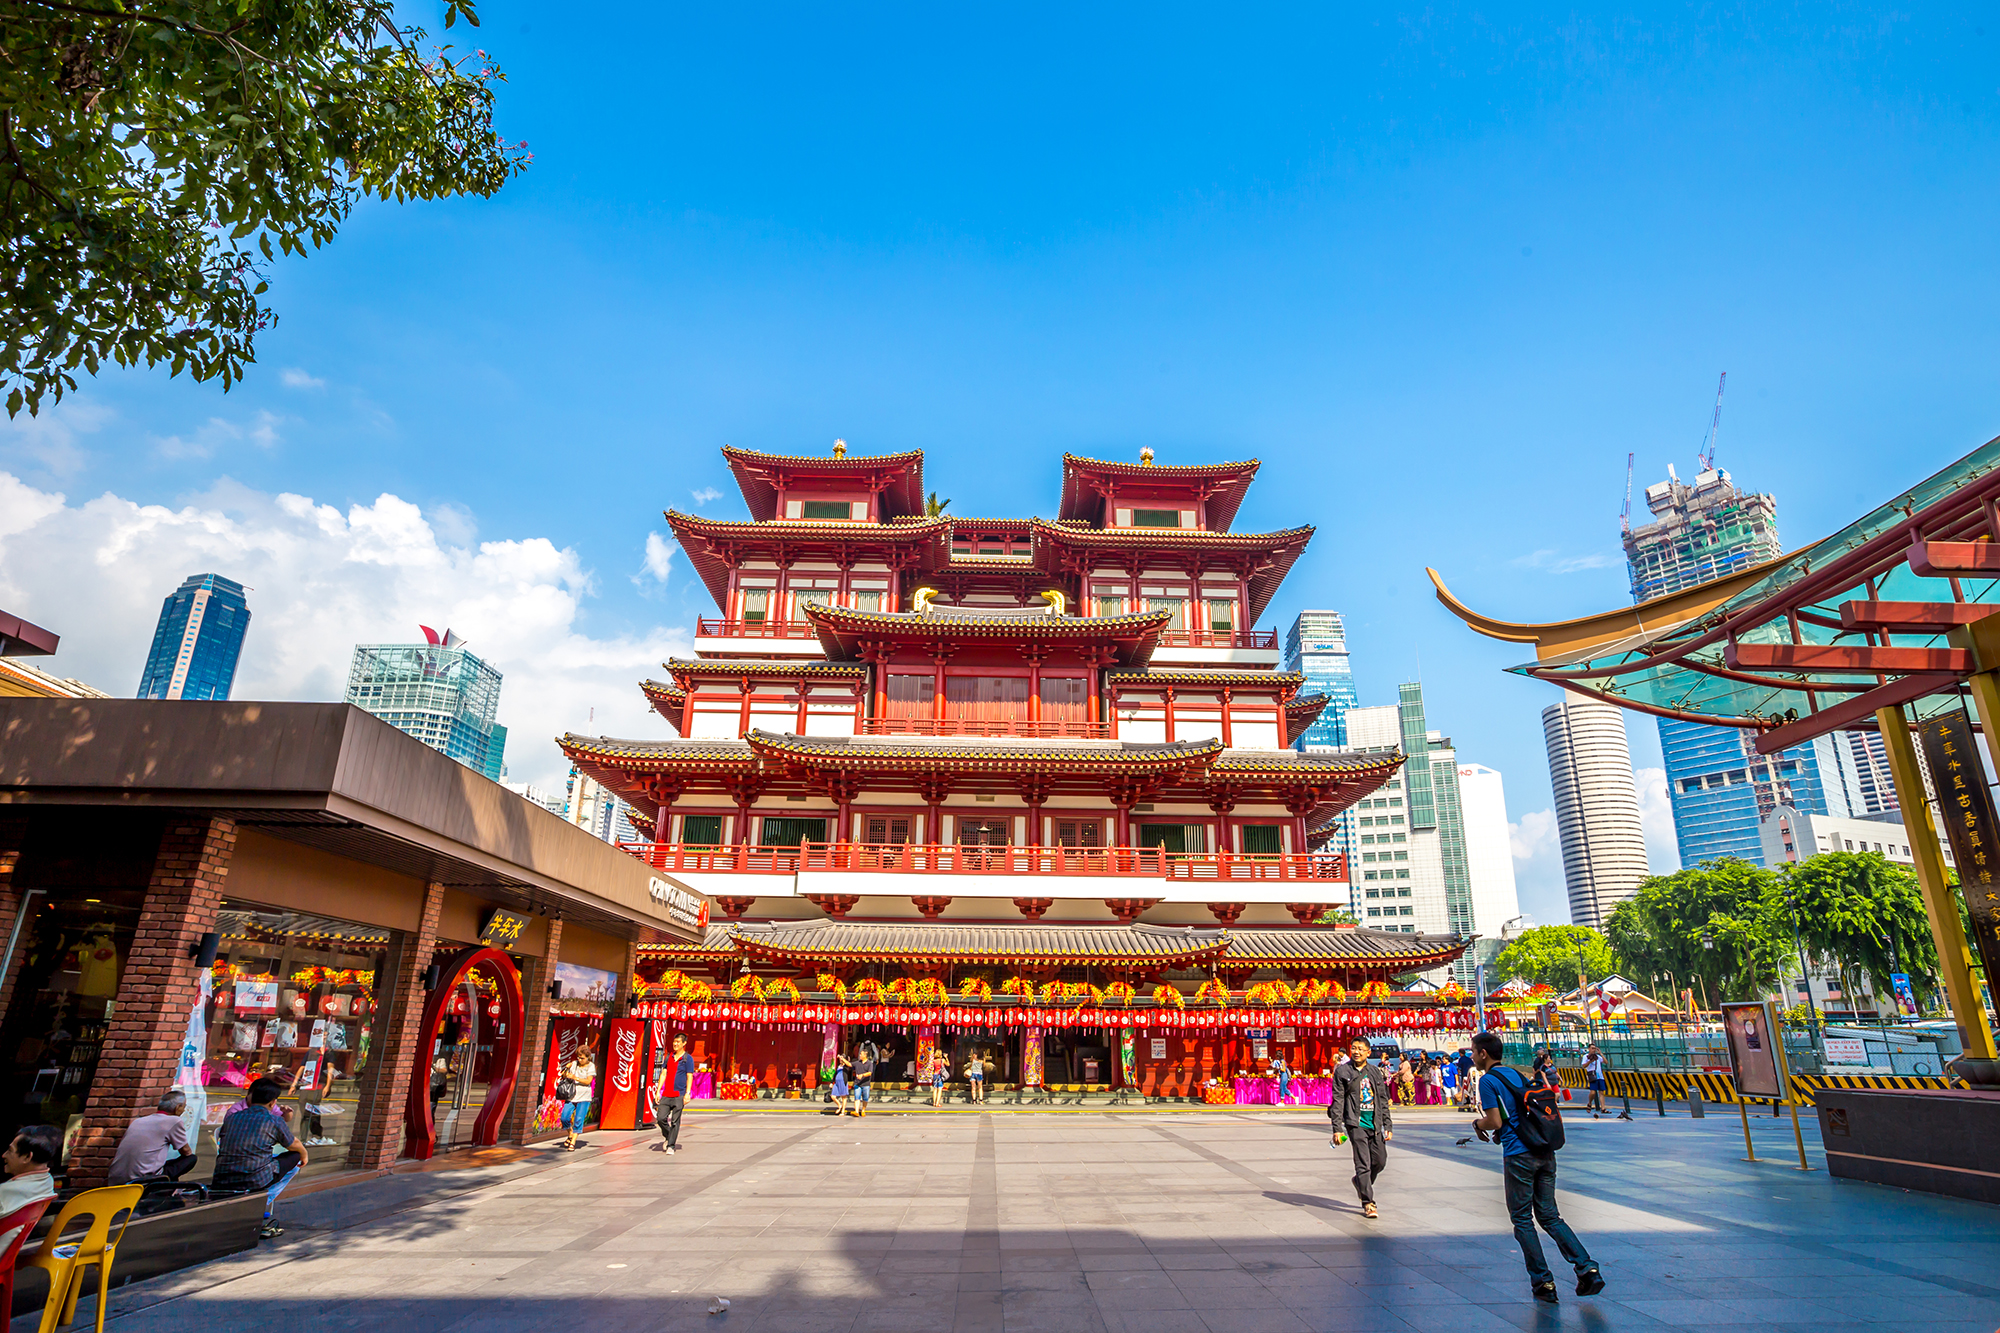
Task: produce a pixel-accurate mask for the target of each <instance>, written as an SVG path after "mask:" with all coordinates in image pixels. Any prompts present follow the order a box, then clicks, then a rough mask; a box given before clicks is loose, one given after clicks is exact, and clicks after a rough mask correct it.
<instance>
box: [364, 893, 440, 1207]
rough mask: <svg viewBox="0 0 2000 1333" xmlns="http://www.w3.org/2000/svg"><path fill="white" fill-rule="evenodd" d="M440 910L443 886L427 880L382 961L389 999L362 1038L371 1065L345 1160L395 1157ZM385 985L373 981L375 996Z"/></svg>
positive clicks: (368, 1162)
mask: <svg viewBox="0 0 2000 1333" xmlns="http://www.w3.org/2000/svg"><path fill="white" fill-rule="evenodd" d="M443 911H444V886H443V885H442V884H432V885H429V886H428V887H427V888H426V889H425V892H424V912H423V917H422V918H421V920H419V922H418V923H417V928H416V930H414V931H405V932H402V933H401V935H400V936H399V938H398V940H397V945H396V951H395V954H394V957H393V958H392V959H391V960H390V962H389V964H388V966H389V970H390V972H391V973H392V975H391V976H390V977H389V978H388V981H389V986H388V987H387V994H388V997H389V1003H388V1005H387V1007H386V1009H384V1008H378V1009H377V1010H376V1015H375V1017H376V1023H375V1031H374V1032H373V1033H372V1034H371V1036H370V1038H369V1043H368V1051H369V1056H368V1058H369V1063H370V1064H372V1065H373V1066H374V1069H373V1072H372V1073H371V1074H370V1075H369V1079H368V1086H367V1087H366V1088H365V1089H363V1091H362V1094H361V1099H360V1105H359V1106H358V1107H357V1108H356V1115H355V1124H354V1137H353V1139H352V1141H351V1142H350V1143H349V1144H348V1150H347V1164H348V1165H349V1166H355V1167H363V1168H368V1169H380V1168H382V1167H385V1166H390V1165H393V1164H394V1163H395V1160H396V1157H397V1155H398V1154H399V1153H400V1152H401V1151H402V1149H403V1104H404V1102H405V1101H407V1100H408V1098H409V1095H410V1077H411V1073H412V1071H413V1070H414V1069H415V1067H416V1062H417V1055H418V1052H417V1049H416V1047H417V1038H418V1037H419V1036H420V1035H422V1034H421V1033H420V1032H419V1031H418V1029H419V1028H420V1027H422V1025H423V1017H424V1001H425V1000H426V999H427V998H429V997H428V995H427V993H426V992H425V990H424V969H425V968H427V967H429V966H430V965H431V955H432V954H433V953H434V952H436V950H437V932H438V917H439V915H440V914H442V913H443ZM384 990H385V988H384V987H382V986H380V985H378V986H377V987H376V989H375V993H376V994H377V995H378V996H380V995H382V994H383V993H384Z"/></svg>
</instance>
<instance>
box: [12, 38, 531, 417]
mask: <svg viewBox="0 0 2000 1333" xmlns="http://www.w3.org/2000/svg"><path fill="white" fill-rule="evenodd" d="M460 18H463V19H465V20H466V21H467V24H468V25H469V26H472V27H476V26H477V25H478V16H477V14H476V13H475V12H474V7H473V5H472V3H470V0H449V3H448V4H447V6H446V11H445V23H446V26H447V27H450V26H452V25H454V24H455V23H456V22H457V21H458V20H459V19H460ZM423 40H424V35H423V33H422V32H420V31H418V30H416V29H414V28H405V27H401V26H399V25H398V24H397V23H396V20H395V14H394V9H393V7H392V6H391V5H389V4H385V3H373V2H367V3H362V2H358V0H302V2H301V3H284V2H283V0H164V2H163V3H158V4H148V5H145V6H144V7H143V8H141V7H138V6H134V5H130V4H127V3H123V0H97V3H86V4H74V5H73V4H60V5H58V4H56V3H53V2H52V0H50V2H43V3H37V0H0V238H4V246H5V249H4V252H0V385H4V386H5V387H6V389H7V391H8V394H7V410H8V413H9V415H13V414H16V413H18V412H20V411H21V410H22V409H23V408H25V409H26V410H28V411H29V412H31V413H32V412H34V411H37V410H38V409H39V408H40V406H41V405H42V403H43V402H44V401H45V400H51V401H52V400H54V399H59V398H60V397H61V396H62V395H63V394H64V393H65V392H68V391H69V390H71V389H73V388H75V387H76V380H75V377H74V373H73V372H75V371H76V370H78V369H79V368H82V369H83V370H85V371H86V373H94V372H95V370H96V369H97V367H98V366H99V365H100V364H101V363H102V362H103V361H104V360H107V359H109V360H113V361H115V362H117V363H118V364H120V365H127V366H131V365H138V364H141V363H143V364H147V365H158V364H162V363H165V364H167V365H168V366H169V367H170V369H171V370H172V372H173V373H174V374H181V373H187V374H191V375H193V376H194V377H195V378H196V379H202V380H207V379H220V380H221V381H222V384H223V387H224V388H225V389H226V388H228V386H229V385H230V384H232V383H234V382H235V381H236V380H237V379H238V378H240V377H241V376H242V374H243V371H244V368H245V367H246V366H247V365H248V364H249V363H250V362H252V361H254V360H255V350H254V343H255V335H256V334H257V333H258V332H260V331H262V330H263V329H265V328H267V327H269V325H270V324H271V323H272V322H273V320H274V319H275V315H274V314H273V313H272V312H271V311H269V310H268V309H267V308H265V307H264V306H263V304H262V303H261V301H260V299H259V298H261V297H262V296H263V295H264V292H265V289H266V288H265V283H264V282H263V281H262V279H261V275H260V273H259V271H258V267H257V266H258V264H259V263H261V262H269V261H270V260H272V259H273V258H274V257H275V255H277V254H292V255H304V254H305V253H306V250H307V248H308V246H309V245H310V246H312V247H317V246H321V245H324V244H326V243H327V242H328V241H330V240H332V239H333V237H334V236H335V235H336V234H337V233H338V231H339V228H340V224H341V223H342V222H344V221H345V220H346V217H347V213H348V211H349V209H350V208H352V206H353V203H354V200H355V199H356V198H357V197H358V196H359V195H361V194H374V195H377V196H379V197H381V198H384V199H396V200H402V199H410V198H417V199H434V198H441V197H444V196H447V195H455V194H479V195H482V196H483V195H490V194H492V193H493V192H494V191H496V190H498V189H499V188H500V187H501V186H502V185H504V184H505V183H506V182H507V181H508V180H509V179H511V178H512V177H513V176H514V175H515V174H517V173H518V172H520V171H522V170H523V169H525V167H526V166H527V164H528V161H529V155H528V154H527V151H526V145H525V144H515V145H511V146H510V145H508V144H506V143H503V142H502V141H501V140H500V139H499V138H498V137H497V136H496V135H495V134H494V132H493V85H494V84H495V83H497V82H499V81H500V79H501V78H502V75H501V73H500V70H499V69H498V68H497V67H496V66H495V65H493V63H492V62H491V61H490V60H489V59H488V58H487V56H486V54H485V53H484V52H474V53H472V54H471V55H469V56H463V57H458V56H454V55H452V54H451V53H450V52H449V50H432V51H425V50H423V49H421V43H422V42H423Z"/></svg>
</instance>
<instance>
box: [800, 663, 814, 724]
mask: <svg viewBox="0 0 2000 1333" xmlns="http://www.w3.org/2000/svg"><path fill="white" fill-rule="evenodd" d="M811 694H812V686H811V685H810V684H808V683H807V682H806V680H805V678H804V677H801V678H800V679H799V722H798V727H799V729H798V734H799V735H801V736H803V735H805V734H806V700H807V698H808V697H809V696H810V695H811Z"/></svg>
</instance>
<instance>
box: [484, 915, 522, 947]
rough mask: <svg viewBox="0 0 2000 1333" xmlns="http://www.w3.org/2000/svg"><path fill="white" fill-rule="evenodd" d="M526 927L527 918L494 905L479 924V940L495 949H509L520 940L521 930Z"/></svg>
mask: <svg viewBox="0 0 2000 1333" xmlns="http://www.w3.org/2000/svg"><path fill="white" fill-rule="evenodd" d="M527 928H528V918H526V917H524V916H521V915H520V914H519V913H516V912H509V911H506V910H504V909H502V908H498V907H496V908H494V909H493V910H492V911H490V912H488V913H487V914H486V920H485V921H484V922H482V923H481V924H480V927H479V942H480V943H481V944H484V945H487V946H489V947H491V948H495V949H511V948H513V947H514V946H515V945H516V944H517V943H519V942H520V939H521V932H522V931H524V930H526V929H527Z"/></svg>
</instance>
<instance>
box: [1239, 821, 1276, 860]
mask: <svg viewBox="0 0 2000 1333" xmlns="http://www.w3.org/2000/svg"><path fill="white" fill-rule="evenodd" d="M1242 828H1243V850H1244V851H1245V852H1248V853H1250V854H1251V855H1253V856H1276V855H1277V854H1278V853H1279V852H1281V851H1283V850H1284V848H1283V847H1282V846H1281V845H1280V843H1279V837H1280V832H1279V829H1278V826H1277V825H1276V824H1245V825H1243V826H1242Z"/></svg>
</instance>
